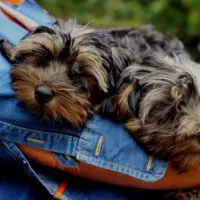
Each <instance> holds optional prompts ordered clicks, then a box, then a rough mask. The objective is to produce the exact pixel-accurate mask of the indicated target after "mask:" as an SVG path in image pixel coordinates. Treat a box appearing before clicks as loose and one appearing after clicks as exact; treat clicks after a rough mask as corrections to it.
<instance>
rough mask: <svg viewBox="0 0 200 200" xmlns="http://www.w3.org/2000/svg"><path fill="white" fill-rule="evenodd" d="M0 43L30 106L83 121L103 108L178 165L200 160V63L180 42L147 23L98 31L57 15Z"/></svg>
mask: <svg viewBox="0 0 200 200" xmlns="http://www.w3.org/2000/svg"><path fill="white" fill-rule="evenodd" d="M1 50H2V51H3V52H4V54H6V55H7V56H8V57H9V58H10V60H11V62H12V63H13V68H12V72H11V75H12V79H13V87H14V89H15V90H16V96H17V97H18V98H19V99H20V100H21V101H22V102H24V103H25V104H26V106H27V107H28V109H30V110H31V111H32V112H33V113H37V114H38V115H39V116H41V117H43V118H48V119H52V120H60V119H63V118H64V119H66V120H67V121H68V122H69V123H70V124H71V125H72V126H73V127H76V128H79V127H81V126H83V125H84V124H85V123H86V121H87V119H88V116H89V115H90V114H91V113H93V112H94V107H95V108H97V107H98V109H95V110H98V112H100V113H103V114H107V115H111V116H115V117H116V118H117V119H118V120H121V121H123V122H124V123H125V126H126V128H127V129H128V130H129V131H130V132H131V133H132V134H133V136H134V137H135V138H136V139H137V141H138V142H139V143H140V144H142V145H143V146H144V148H146V149H147V151H148V152H150V153H152V154H153V155H154V156H159V157H161V158H164V159H170V160H171V161H172V162H174V164H175V165H176V167H177V168H178V169H179V170H181V171H182V170H187V169H189V168H191V167H197V166H199V164H200V142H199V135H200V134H199V133H200V99H199V97H200V77H199V74H200V67H199V65H198V64H196V63H195V62H193V61H192V60H191V58H190V56H189V55H188V54H187V52H186V50H185V49H184V47H183V45H182V43H181V42H180V41H178V40H176V39H169V38H167V37H165V36H164V35H163V34H162V33H160V32H158V31H156V30H154V29H153V28H151V27H149V26H145V27H141V28H136V29H120V30H96V29H93V28H90V27H88V26H83V25H78V24H76V22H75V21H73V20H69V21H67V22H63V21H61V20H58V21H57V22H56V23H55V24H53V25H52V26H51V27H44V26H40V27H37V28H36V29H35V30H33V31H32V32H31V33H29V34H28V35H27V36H25V37H24V38H23V39H22V40H21V41H20V42H19V44H18V45H17V46H15V47H9V48H8V45H6V43H5V42H4V43H2V45H1Z"/></svg>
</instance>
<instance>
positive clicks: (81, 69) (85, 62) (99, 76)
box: [71, 47, 108, 93]
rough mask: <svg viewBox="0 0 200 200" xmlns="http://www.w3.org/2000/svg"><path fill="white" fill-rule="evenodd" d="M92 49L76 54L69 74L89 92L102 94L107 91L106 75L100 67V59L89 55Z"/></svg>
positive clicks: (104, 70)
mask: <svg viewBox="0 0 200 200" xmlns="http://www.w3.org/2000/svg"><path fill="white" fill-rule="evenodd" d="M90 51H91V52H92V49H90V48H87V47H86V49H85V52H80V51H79V52H78V55H77V56H76V58H75V61H74V62H73V65H72V69H71V73H72V74H73V76H75V77H78V79H79V81H81V82H82V84H83V86H84V87H85V89H86V90H88V91H89V92H92V91H95V92H98V91H100V92H104V93H107V90H108V73H107V71H106V69H105V68H104V67H103V66H102V62H101V57H100V56H99V55H98V54H95V53H90Z"/></svg>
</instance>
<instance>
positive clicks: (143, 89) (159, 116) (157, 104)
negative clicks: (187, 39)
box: [120, 54, 200, 161]
mask: <svg viewBox="0 0 200 200" xmlns="http://www.w3.org/2000/svg"><path fill="white" fill-rule="evenodd" d="M124 80H126V81H124ZM127 80H128V81H127ZM133 80H135V81H134V82H133ZM136 83H137V84H136ZM120 84H121V85H120V86H121V87H122V88H123V90H122V92H121V94H120V95H121V96H123V93H126V95H127V97H126V99H127V100H126V101H124V103H126V106H124V107H123V109H124V110H125V109H126V110H128V111H129V113H132V115H133V114H134V115H136V116H137V117H138V119H140V120H139V121H138V120H131V121H130V122H129V123H128V128H129V129H130V130H131V131H132V132H133V133H134V135H135V136H136V137H138V138H139V139H140V141H142V142H143V143H144V144H145V145H146V147H147V148H148V149H149V150H150V151H152V152H153V153H158V155H159V156H161V155H162V156H163V157H167V158H170V157H169V156H173V157H174V158H175V157H176V156H177V155H179V156H180V154H182V155H185V153H186V152H187V153H193V154H195V153H198V154H199V153H200V141H199V136H200V65H198V64H196V63H194V62H192V61H191V60H189V59H188V57H185V56H181V55H176V56H174V57H165V56H161V55H160V54H156V55H155V54H154V55H149V56H146V57H144V59H143V60H142V62H141V63H140V64H133V65H132V66H130V67H128V68H127V69H126V70H125V71H124V72H123V74H122V78H121V83H120ZM134 84H135V85H134ZM123 85H124V86H123ZM127 102H128V103H127ZM175 155H176V156H175ZM179 158H180V157H179ZM199 161H200V159H199Z"/></svg>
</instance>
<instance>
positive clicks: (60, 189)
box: [54, 179, 67, 199]
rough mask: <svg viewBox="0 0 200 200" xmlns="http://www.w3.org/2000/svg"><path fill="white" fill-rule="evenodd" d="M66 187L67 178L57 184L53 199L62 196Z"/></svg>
mask: <svg viewBox="0 0 200 200" xmlns="http://www.w3.org/2000/svg"><path fill="white" fill-rule="evenodd" d="M66 188H67V180H66V179H65V180H63V181H62V182H61V184H60V185H59V186H58V189H57V190H56V192H55V195H54V198H55V199H60V198H61V197H62V195H63V194H64V192H65V190H66Z"/></svg>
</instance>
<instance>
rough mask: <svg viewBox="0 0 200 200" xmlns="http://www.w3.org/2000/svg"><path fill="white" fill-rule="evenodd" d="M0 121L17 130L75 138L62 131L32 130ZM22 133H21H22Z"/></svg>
mask: <svg viewBox="0 0 200 200" xmlns="http://www.w3.org/2000/svg"><path fill="white" fill-rule="evenodd" d="M0 123H2V124H3V125H6V126H8V127H11V128H16V129H18V130H23V131H29V132H32V133H39V134H45V135H46V134H52V135H56V136H63V137H66V138H71V139H73V138H75V137H73V136H71V135H66V134H64V133H55V132H47V131H38V130H33V129H28V128H23V127H20V126H16V125H13V124H9V123H7V122H3V121H0ZM68 133H71V134H74V133H73V132H70V131H69V132H68ZM22 134H23V133H22Z"/></svg>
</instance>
